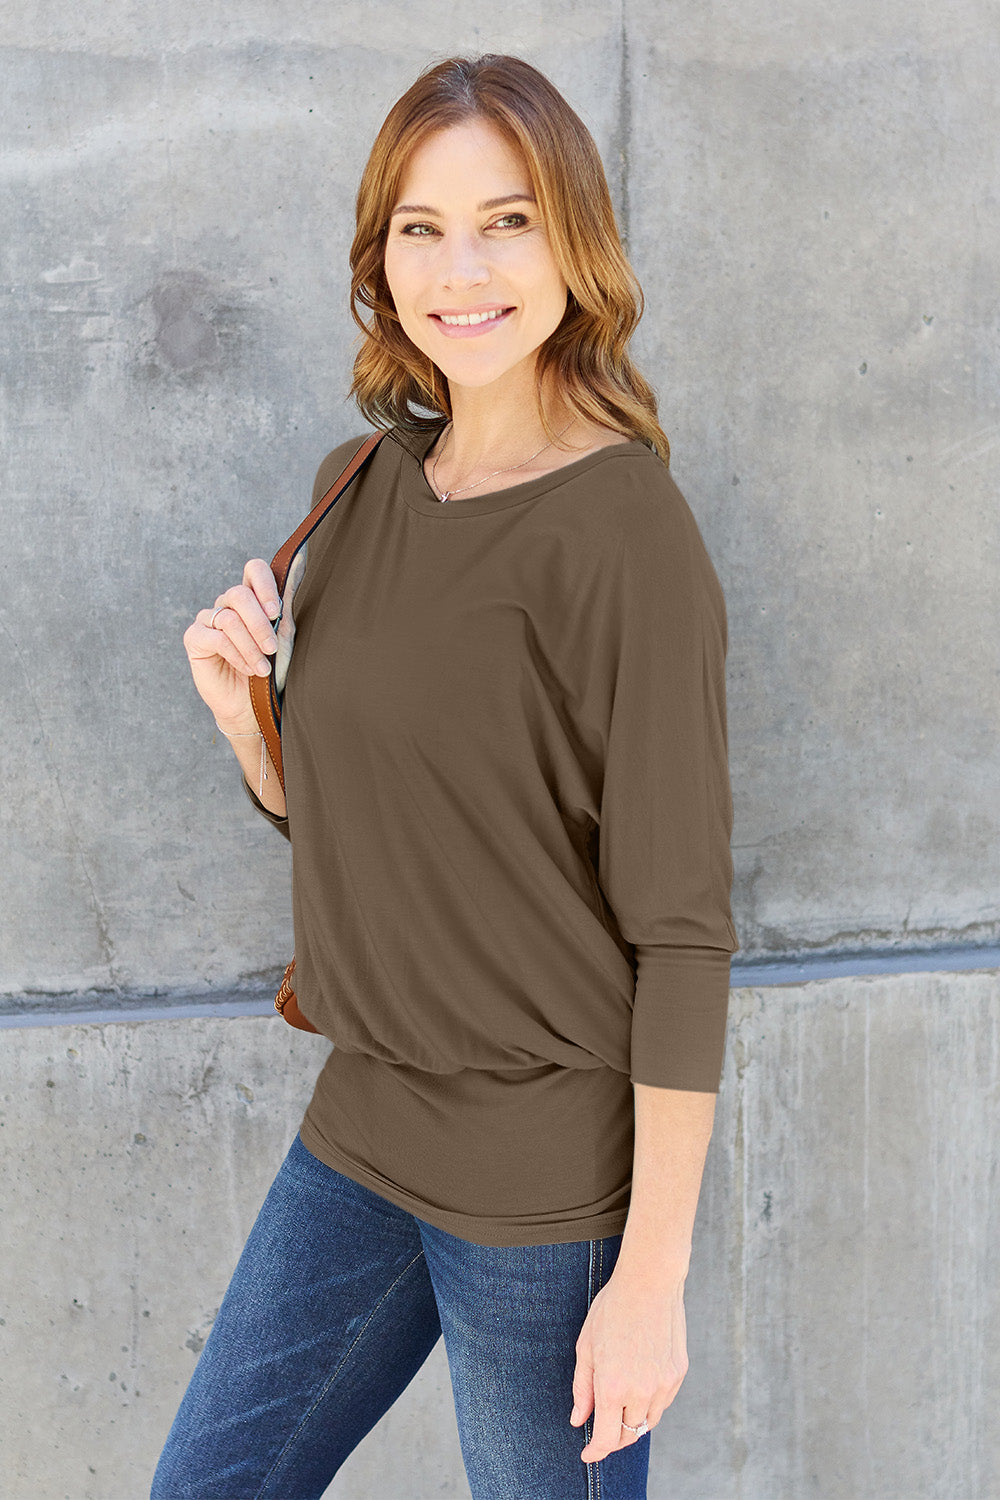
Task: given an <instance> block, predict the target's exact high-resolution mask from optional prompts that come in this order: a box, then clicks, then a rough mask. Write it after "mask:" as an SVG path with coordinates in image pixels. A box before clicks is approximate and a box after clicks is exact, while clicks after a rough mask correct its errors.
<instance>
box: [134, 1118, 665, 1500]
mask: <svg viewBox="0 0 1000 1500" xmlns="http://www.w3.org/2000/svg"><path fill="white" fill-rule="evenodd" d="M621 1239H622V1237H621V1235H613V1236H611V1237H610V1238H608V1239H603V1240H574V1241H570V1242H569V1243H566V1244H555V1245H518V1246H512V1247H496V1246H488V1245H474V1244H472V1243H470V1242H469V1241H468V1240H463V1239H459V1238H457V1237H456V1236H455V1235H451V1234H447V1233H446V1232H445V1231H444V1230H442V1229H437V1228H435V1227H434V1226H433V1225H431V1224H427V1223H425V1222H424V1220H422V1219H418V1218H416V1217H415V1216H414V1215H413V1214H411V1213H407V1212H406V1211H405V1210H404V1209H402V1208H397V1207H396V1205H395V1204H393V1203H390V1202H389V1201H388V1200H387V1199H385V1198H382V1197H381V1196H380V1195H379V1194H377V1193H373V1192H371V1191H370V1190H369V1189H368V1188H365V1187H362V1186H361V1185H360V1184H359V1183H356V1182H354V1181H353V1180H352V1179H351V1178H349V1177H345V1176H343V1175H342V1174H341V1173H339V1172H335V1171H333V1170H332V1169H331V1168H330V1167H327V1166H325V1165H324V1164H323V1163H322V1162H320V1161H317V1160H316V1158H315V1157H314V1156H313V1155H312V1154H311V1153H310V1152H309V1151H307V1150H306V1148H305V1146H303V1144H302V1141H301V1139H300V1138H298V1137H296V1139H295V1141H294V1142H293V1144H292V1147H291V1150H290V1151H289V1153H288V1155H287V1157H286V1158H285V1161H284V1163H283V1164H282V1166H281V1169H280V1171H279V1172H278V1175H277V1177H276V1178H275V1180H274V1183H273V1184H272V1187H271V1190H270V1192H269V1193H268V1195H267V1198H266V1200H265V1202H264V1206H263V1208H262V1209H261V1211H260V1214H259V1215H258V1217H257V1222H256V1223H255V1225H254V1227H253V1229H252V1231H251V1233H250V1237H249V1239H248V1240H247V1243H246V1247H245V1248H244V1251H243V1254H242V1256H241V1257H240V1261H239V1264H238V1265H237V1267H236V1271H235V1273H234V1275H233V1279H232V1281H231V1283H230V1285H229V1289H228V1291H227V1292H226V1295H225V1297H224V1299H223V1302H222V1306H221V1307H220V1309H219V1314H218V1317H217V1318H216V1320H215V1324H214V1326H213V1328H212V1331H211V1333H210V1335H209V1338H208V1342H207V1343H206V1345H205V1347H204V1349H203V1350H202V1353H201V1357H200V1359H199V1360H198V1364H197V1366H196V1367H195V1371H194V1374H193V1376H192V1378H191V1383H190V1385H189V1386H188V1389H187V1392H186V1394H185V1396H184V1399H183V1401H182V1402H181V1406H180V1410H179V1411H178V1413H177V1416H176V1418H175V1420H174V1424H173V1427H172V1428H171V1430H170V1435H169V1437H168V1438H167V1442H166V1446H165V1447H164V1449H163V1453H162V1454H161V1456H160V1461H159V1464H158V1466H157V1470H156V1475H155V1477H154V1480H153V1488H152V1500H319V1497H320V1496H321V1495H322V1494H323V1492H324V1490H325V1489H326V1488H327V1486H328V1485H329V1483H330V1481H331V1479H332V1478H333V1476H334V1474H336V1472H337V1470H338V1469H339V1468H340V1466H341V1464H342V1463H343V1462H344V1460H345V1459H346V1458H347V1456H348V1454H349V1453H350V1452H351V1451H352V1449H354V1448H355V1447H357V1445H358V1443H360V1441H361V1439H362V1438H363V1437H364V1436H365V1434H366V1433H368V1432H370V1431H371V1429H372V1428H373V1427H374V1426H375V1424H376V1422H377V1421H378V1419H379V1418H380V1417H381V1416H382V1415H383V1413H384V1412H386V1411H387V1410H388V1409H389V1407H390V1406H391V1405H392V1403H393V1402H394V1401H395V1399H396V1397H397V1396H398V1395H399V1394H400V1392H401V1391H403V1390H405V1388H406V1386H407V1385H408V1384H409V1383H410V1381H411V1380H412V1379H413V1377H414V1375H415V1374H416V1372H417V1371H418V1370H419V1369H420V1366H421V1365H422V1364H423V1363H424V1361H425V1360H426V1358H427V1356H428V1355H429V1354H430V1352H431V1350H432V1349H433V1348H434V1345H435V1344H436V1343H437V1341H438V1338H439V1337H440V1336H441V1334H442V1333H443V1334H444V1341H445V1350H446V1352H447V1355H448V1365H449V1369H450V1372H451V1382H452V1391H453V1394H454V1399H455V1413H456V1416H457V1419H458V1432H459V1438H460V1441H461V1447H462V1458H463V1460H464V1463H465V1472H466V1474H467V1476H468V1480H469V1486H470V1489H471V1491H472V1495H473V1500H645V1495H646V1477H647V1472H648V1468H649V1442H650V1434H648V1433H647V1434H645V1435H644V1436H643V1437H641V1438H639V1439H638V1440H637V1441H635V1442H632V1443H630V1444H629V1445H628V1446H627V1447H624V1448H619V1449H616V1450H615V1451H614V1452H613V1453H609V1454H608V1455H607V1457H606V1458H603V1459H601V1460H600V1461H599V1462H598V1463H590V1464H585V1463H584V1462H583V1460H582V1459H581V1458H580V1453H581V1450H582V1449H583V1447H584V1445H585V1443H587V1442H589V1441H590V1438H591V1434H592V1432H593V1413H591V1415H590V1417H588V1419H587V1421H586V1423H584V1424H582V1425H580V1426H576V1427H571V1426H570V1421H569V1418H570V1411H571V1410H572V1406H573V1390H572V1385H573V1372H574V1369H575V1365H576V1348H575V1345H576V1339H577V1337H578V1335H579V1332H580V1329H581V1328H582V1326H583V1323H584V1319H585V1318H586V1316H587V1310H588V1308H589V1306H590V1304H591V1302H592V1300H593V1298H594V1297H595V1296H596V1294H597V1292H598V1291H599V1290H600V1289H601V1287H602V1286H603V1285H604V1284H605V1283H606V1281H607V1279H608V1277H609V1276H610V1274H611V1272H612V1270H613V1269H614V1266H615V1262H616V1260H617V1258H618V1252H619V1249H620V1248H621ZM426 1478H427V1481H428V1490H430V1489H432V1488H433V1487H434V1481H435V1478H436V1476H434V1475H427V1476H426ZM380 1500H381V1497H380Z"/></svg>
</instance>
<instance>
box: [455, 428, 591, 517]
mask: <svg viewBox="0 0 1000 1500" xmlns="http://www.w3.org/2000/svg"><path fill="white" fill-rule="evenodd" d="M575 421H576V418H575V417H571V418H570V420H569V422H567V424H566V426H565V427H564V428H563V430H562V432H557V433H556V435H555V437H554V438H550V439H549V441H548V442H547V443H543V444H542V446H541V447H540V448H539V450H538V453H532V455H531V457H530V458H523V459H522V460H521V462H520V463H519V464H510V465H509V466H508V467H507V468H506V469H494V470H493V473H492V474H484V476H483V478H482V479H476V480H474V481H473V483H472V484H462V485H459V486H458V488H457V489H451V490H445V492H444V494H443V495H442V494H441V492H440V490H438V499H439V500H450V499H451V497H452V495H460V494H461V493H462V491H463V490H474V489H475V488H476V486H477V485H479V484H485V483H486V481H487V479H495V478H496V477H497V475H498V474H512V473H513V472H514V470H515V469H523V468H524V466H525V464H530V463H531V459H532V458H537V457H538V456H539V454H541V453H544V452H545V450H546V448H551V447H552V444H553V443H557V442H558V441H559V439H560V438H561V437H565V435H566V433H567V432H569V430H570V428H571V427H572V425H573V423H574V422H575ZM448 426H449V429H450V428H451V427H453V426H454V423H453V422H449V423H448ZM447 441H448V439H447V438H445V440H444V443H442V444H441V452H440V453H439V454H438V456H437V458H435V460H434V462H433V464H431V483H432V484H433V486H434V488H435V489H436V490H437V488H438V482H437V466H438V462H439V460H440V459H441V458H442V457H443V455H444V450H445V444H446V443H447Z"/></svg>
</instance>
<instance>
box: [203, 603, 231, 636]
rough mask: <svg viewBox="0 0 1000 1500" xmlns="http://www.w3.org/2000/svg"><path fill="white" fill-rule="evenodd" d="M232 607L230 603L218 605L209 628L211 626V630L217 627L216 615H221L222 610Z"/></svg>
mask: <svg viewBox="0 0 1000 1500" xmlns="http://www.w3.org/2000/svg"><path fill="white" fill-rule="evenodd" d="M231 608H232V606H231V605H229V604H220V605H219V607H218V609H217V610H216V611H215V614H213V616H212V618H211V619H210V620H209V622H208V628H209V630H214V629H215V617H216V615H221V614H222V611H223V610H224V609H231Z"/></svg>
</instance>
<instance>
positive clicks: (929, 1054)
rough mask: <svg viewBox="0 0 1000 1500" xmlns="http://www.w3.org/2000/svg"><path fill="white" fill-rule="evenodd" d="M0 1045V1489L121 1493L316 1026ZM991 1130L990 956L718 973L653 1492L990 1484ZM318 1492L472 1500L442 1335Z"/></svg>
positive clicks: (273, 1164) (150, 1030)
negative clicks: (0, 1051)
mask: <svg viewBox="0 0 1000 1500" xmlns="http://www.w3.org/2000/svg"><path fill="white" fill-rule="evenodd" d="M4 1037H5V1064H4V1075H5V1077H4V1084H5V1087H4V1089H3V1092H4V1094H5V1095H6V1096H7V1097H6V1098H5V1099H4V1100H3V1102H2V1113H0V1121H2V1126H0V1128H2V1133H3V1137H4V1140H5V1145H6V1160H7V1163H8V1166H7V1168H6V1169H5V1170H6V1171H7V1173H8V1174H10V1175H12V1176H13V1179H14V1184H13V1185H14V1186H15V1188H16V1193H15V1194H14V1203H13V1208H12V1211H11V1213H10V1214H9V1215H8V1216H7V1219H6V1223H5V1229H4V1233H5V1235H6V1236H8V1240H7V1244H6V1245H5V1246H4V1251H5V1254H4V1263H5V1265H7V1266H8V1267H9V1266H10V1264H11V1263H12V1260H11V1255H10V1251H11V1249H12V1248H13V1247H16V1250H17V1252H18V1253H17V1262H16V1263H17V1265H18V1266H20V1267H24V1268H29V1267H30V1273H29V1274H27V1275H21V1276H18V1277H17V1278H16V1279H15V1280H12V1279H11V1278H10V1277H9V1275H5V1276H4V1278H3V1281H4V1286H3V1291H2V1293H0V1296H2V1301H3V1304H4V1305H3V1308H2V1310H0V1311H2V1317H3V1322H2V1324H0V1411H2V1413H3V1418H2V1421H3V1430H2V1433H0V1439H2V1446H3V1453H4V1460H3V1482H2V1486H0V1487H2V1492H3V1495H4V1500H62V1497H64V1496H65V1497H68V1500H141V1496H143V1495H145V1494H146V1493H147V1489H148V1482H149V1477H150V1473H151V1470H152V1467H153V1466H154V1465H155V1461H156V1457H157V1454H158V1453H159V1449H160V1447H161V1445H162V1442H163V1439H164V1437H165V1436H166V1432H167V1429H168V1427H169V1425H170V1422H171V1420H172V1419H173V1414H174V1410H175V1408H176V1406H177V1403H178V1401H179V1400H180V1396H181V1394H182V1392H183V1389H184V1386H185V1384H186V1381H187V1378H188V1376H189V1375H190V1373H191V1370H192V1369H193V1366H194V1361H195V1358H196V1357H197V1354H198V1351H199V1350H200V1348H201V1346H202V1343H203V1342H204V1339H205V1337H206V1335H207V1333H208V1330H209V1328H210V1326H211V1323H212V1320H213V1318H214V1315H215V1311H216V1309H217V1308H218V1305H219V1301H220V1299H221V1296H222V1293H223V1291H224V1289H225V1286H226V1283H227V1281H228V1278H229V1275H230V1273H231V1271H232V1267H233V1265H234V1264H235V1261H236V1258H237V1256H238V1254H239V1250H240V1247H241V1245H242V1242H243V1239H244V1238H245V1236H246V1233H247V1231H248V1230H249V1228H250V1225H251V1223H252V1221H253V1217H254V1214H255V1213H256V1210H257V1208H258V1207H259V1204H260V1202H261V1200H262V1198H263V1196H264V1193H265V1191H266V1188H267V1186H268V1183H269V1181H270V1178H271V1176H272V1175H273V1173H274V1171H275V1170H276V1168H277V1166H278V1163H279V1162H280V1160H281V1157H282V1155H283V1154H284V1151H285V1149H286V1147H287V1145H288V1143H289V1142H290V1140H291V1138H292V1136H293V1135H294V1132H295V1129H296V1127H297V1125H298V1119H299V1115H300V1113H301V1109H302V1108H303V1107H304V1105H305V1103H306V1101H307V1099H308V1096H309V1093H310V1092H311V1089H312V1082H313V1078H314V1076H315V1073H316V1072H317V1071H318V1066H319V1062H320V1059H321V1058H322V1056H323V1055H324V1051H325V1047H326V1044H325V1043H324V1042H322V1041H320V1040H318V1039H316V1038H311V1037H307V1036H303V1035H301V1034H299V1033H293V1032H292V1031H291V1030H290V1029H289V1028H288V1027H286V1026H284V1024H283V1023H282V1022H280V1021H279V1020H278V1019H277V1018H276V1017H272V1018H271V1019H263V1018H261V1019H255V1020H242V1021H232V1020H200V1021H199V1020H184V1021H179V1020H170V1021H150V1022H144V1023H138V1024H133V1023H124V1022H123V1023H117V1024H112V1025H106V1026H79V1027H61V1026H60V1027H50V1028H46V1027H39V1028H22V1029H20V1030H16V1031H11V1032H7V1033H5V1034H4ZM26 1099H27V1100H30V1101H32V1102H31V1105H30V1108H25V1107H24V1105H23V1101H24V1100H26ZM998 1120H1000V972H996V971H994V972H992V973H990V972H979V973H975V972H973V973H967V974H961V975H954V974H911V975H894V976H881V977H869V978H857V977H853V978H847V979H831V980H826V981H818V982H814V983H807V984H804V985H797V986H788V987H771V988H767V989H749V988H748V989H737V990H734V991H733V995H732V1009H731V1016H730V1034H729V1047H728V1053H727V1059H726V1072H725V1077H724V1079H723V1085H722V1091H721V1094H720V1100H719V1107H718V1113H717V1116H716V1126H715V1131H714V1133H713V1137H712V1142H711V1145H710V1147H709V1155H708V1161H707V1163H706V1172H705V1180H704V1186H703V1189H702V1196H701V1203H700V1205H699V1211H698V1221H697V1224H696V1229H695V1249H694V1256H693V1260H692V1267H691V1274H690V1275H689V1277H688V1283H687V1288H686V1296H685V1303H686V1310H687V1323H688V1343H689V1355H690V1369H689V1371H688V1374H687V1377H686V1379H685V1381H684V1384H683V1386H682V1387H681V1390H680V1392H679V1394H678V1396H677V1398H676V1400H675V1401H674V1403H673V1405H672V1406H671V1407H669V1408H668V1409H667V1411H666V1412H665V1413H664V1416H663V1418H662V1420H661V1422H660V1424H659V1426H658V1427H657V1428H656V1429H655V1431H654V1434H653V1446H652V1451H651V1464H650V1474H651V1477H650V1486H649V1494H650V1500H668V1497H669V1500H807V1497H811V1496H816V1497H821V1500H996V1497H997V1496H998V1495H1000V1431H998V1429H997V1424H996V1421H995V1412H996V1395H997V1391H998V1390H1000V1281H998V1278H997V1275H996V1245H997V1241H998V1239H1000V1204H998V1200H997V1196H996V1194H995V1193H992V1194H991V1193H990V1191H989V1190H988V1186H989V1184H990V1182H991V1181H993V1182H994V1183H995V1175H996V1161H997V1154H998V1149H1000V1139H998ZM39 1351H43V1352H44V1356H45V1357H44V1358H39ZM568 1400H569V1393H567V1402H568ZM567 1417H568V1406H567ZM581 1446H582V1445H581ZM328 1493H329V1495H330V1496H331V1500H332V1497H335V1496H336V1497H343V1500H348V1497H350V1500H424V1497H428V1500H429V1497H430V1496H432V1495H434V1496H437V1495H453V1496H456V1497H459V1500H463V1497H464V1500H468V1494H469V1490H468V1486H467V1484H466V1481H465V1477H464V1471H463V1468H462V1461H461V1454H460V1451H459V1446H458V1434H457V1429H456V1424H455V1414H454V1406H453V1403H452V1398H451V1385H450V1381H449V1377H448V1365H447V1359H446V1357H445V1354H444V1347H443V1344H442V1343H441V1342H439V1343H438V1345H437V1346H436V1347H435V1349H434V1351H433V1353H432V1355H431V1358H430V1359H429V1360H428V1362H427V1364H426V1365H424V1367H423V1368H422V1369H421V1371H420V1372H419V1374H418V1375H417V1377H416V1379H415V1380H414V1381H413V1382H412V1383H411V1385H410V1386H409V1387H408V1388H407V1390H406V1391H405V1392H404V1394H403V1396H402V1397H401V1398H400V1400H399V1401H398V1402H397V1403H396V1405H395V1406H394V1407H393V1408H392V1409H391V1410H390V1411H389V1412H388V1413H387V1414H386V1415H385V1417H384V1418H383V1419H382V1420H381V1422H379V1423H378V1425H377V1426H376V1427H375V1428H374V1429H373V1430H372V1432H370V1433H369V1434H368V1436H367V1437H366V1438H365V1439H364V1441H363V1443H362V1444H361V1445H360V1446H359V1447H358V1448H357V1449H356V1450H355V1452H354V1453H352V1454H351V1457H350V1458H349V1459H348V1461H347V1463H346V1464H345V1466H344V1468H343V1469H342V1470H341V1472H340V1474H338V1476H337V1477H336V1479H335V1480H334V1482H333V1484H332V1486H331V1488H330V1490H329V1491H328ZM497 1500H501V1497H499V1496H498V1497H497ZM503 1500H514V1497H503ZM517 1500H521V1497H517ZM524 1500H527V1497H524ZM531 1500H541V1497H531ZM552 1500H555V1497H552Z"/></svg>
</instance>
